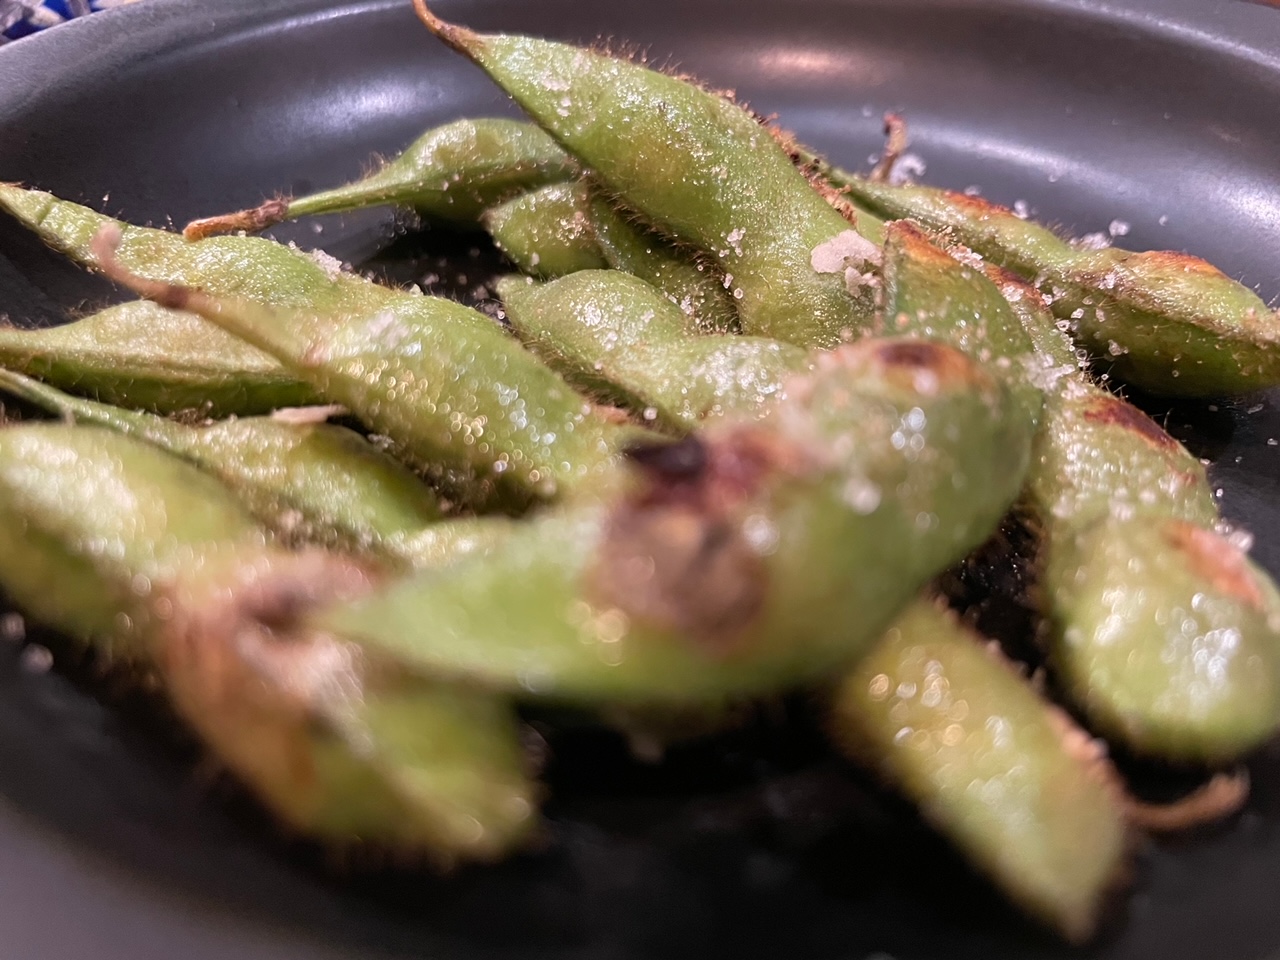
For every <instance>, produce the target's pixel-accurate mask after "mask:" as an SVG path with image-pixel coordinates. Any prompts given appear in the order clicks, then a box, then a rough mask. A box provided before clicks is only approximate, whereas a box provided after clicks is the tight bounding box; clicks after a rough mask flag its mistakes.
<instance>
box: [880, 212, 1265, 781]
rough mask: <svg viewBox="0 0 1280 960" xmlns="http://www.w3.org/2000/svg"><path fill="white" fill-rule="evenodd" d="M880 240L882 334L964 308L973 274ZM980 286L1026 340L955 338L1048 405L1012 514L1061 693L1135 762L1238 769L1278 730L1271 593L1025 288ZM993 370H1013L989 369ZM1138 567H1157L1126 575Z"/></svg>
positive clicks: (1141, 418) (915, 245) (1186, 457)
mask: <svg viewBox="0 0 1280 960" xmlns="http://www.w3.org/2000/svg"><path fill="white" fill-rule="evenodd" d="M887 233H888V236H889V238H890V239H889V241H888V243H887V244H886V247H885V296H886V325H889V326H891V327H892V326H897V324H896V323H893V320H894V318H898V319H901V318H904V317H905V318H906V322H907V323H913V322H916V321H918V320H919V319H920V318H921V316H924V317H926V318H927V317H928V316H929V311H927V310H926V311H924V312H923V313H922V312H921V311H918V310H913V309H910V308H908V309H906V310H903V309H901V308H902V307H903V306H906V305H908V304H910V303H911V302H913V301H919V300H920V299H921V298H924V299H925V300H926V301H927V299H928V298H935V299H936V300H937V302H938V303H948V304H951V305H953V306H954V305H956V304H961V303H972V302H973V301H972V300H965V299H963V298H961V297H958V296H956V294H958V292H959V291H958V288H956V289H952V288H953V287H954V286H955V284H957V283H959V282H960V281H961V280H964V281H965V283H976V282H977V280H978V278H979V277H980V276H981V275H980V274H978V273H977V272H975V271H973V269H972V268H968V267H963V268H962V267H960V265H959V264H956V265H955V266H954V267H947V264H946V262H944V261H943V260H938V261H937V264H936V266H937V268H938V269H937V270H936V271H934V272H931V271H930V270H929V268H928V264H929V256H930V254H929V251H930V250H933V251H935V252H936V253H937V255H939V256H941V252H940V251H937V250H936V248H934V247H932V245H930V244H928V241H926V240H925V239H924V238H923V237H922V236H921V235H920V233H919V231H918V230H917V229H916V228H915V227H912V226H910V225H909V224H906V223H901V224H899V223H894V224H890V225H889V226H888V228H887ZM951 262H952V263H955V261H951ZM965 271H968V275H967V279H965V276H964V274H965ZM948 273H950V276H951V279H950V280H949V281H948V280H946V277H947V275H948ZM994 280H995V282H996V283H997V284H999V285H1000V287H1001V289H1002V290H1004V291H1005V292H1006V294H1007V296H1008V297H1009V302H1010V306H1011V307H1012V308H1013V311H1014V314H1016V319H1017V320H1018V321H1019V322H1021V323H1022V324H1025V331H1026V332H1025V334H1022V335H1021V336H1019V335H1018V331H1017V329H1016V326H1015V325H1013V324H1012V323H1011V319H1010V318H1011V316H1012V315H1011V314H1010V312H1009V311H1008V310H1005V311H1004V312H1003V313H1002V312H1001V311H999V310H996V309H993V308H987V309H984V310H983V311H981V313H980V316H975V315H973V314H970V313H967V311H965V312H962V314H961V315H960V318H961V319H962V320H964V321H965V323H964V324H963V325H962V326H961V328H960V332H961V333H963V334H964V335H966V336H969V335H971V334H972V333H973V332H976V331H982V335H983V342H985V343H986V344H987V348H988V349H989V350H990V354H989V356H988V362H990V363H992V364H993V368H994V369H996V370H997V371H1000V370H1003V371H1004V373H1005V374H1006V376H1009V377H1012V378H1014V379H1016V378H1022V379H1023V380H1024V389H1025V390H1026V391H1031V390H1033V389H1043V390H1046V391H1048V398H1047V400H1046V402H1045V407H1044V412H1043V418H1042V427H1041V429H1040V431H1039V432H1038V433H1037V436H1036V443H1035V447H1034V451H1033V456H1032V463H1031V469H1030V472H1029V476H1028V484H1027V491H1026V503H1027V505H1028V506H1029V507H1030V509H1031V510H1032V512H1033V513H1034V515H1035V519H1036V524H1037V526H1038V528H1039V530H1040V533H1041V544H1040V557H1041V565H1040V570H1041V577H1040V582H1039V583H1038V585H1037V588H1036V596H1037V598H1038V602H1039V606H1040V609H1041V612H1042V614H1043V615H1044V616H1045V618H1046V621H1047V622H1048V624H1049V634H1050V644H1051V648H1052V649H1051V658H1052V661H1053V663H1054V665H1055V668H1056V670H1057V673H1058V676H1059V679H1060V681H1061V682H1062V684H1063V686H1064V687H1065V688H1066V691H1067V693H1068V694H1069V695H1070V696H1071V698H1072V699H1073V700H1074V701H1075V702H1076V703H1078V704H1080V705H1081V707H1082V708H1083V709H1084V710H1085V713H1086V716H1087V717H1088V719H1089V721H1090V722H1091V723H1093V724H1094V725H1095V726H1096V727H1098V728H1099V729H1100V730H1102V731H1103V732H1104V733H1106V734H1107V735H1108V736H1113V737H1116V738H1119V739H1120V740H1122V741H1123V742H1124V743H1125V744H1126V745H1127V746H1129V747H1130V748H1131V749H1133V750H1136V751H1138V752H1140V753H1150V754H1156V755H1158V756H1161V757H1164V758H1167V759H1172V760H1179V761H1193V762H1203V761H1210V762H1222V761H1229V760H1231V759H1233V758H1235V757H1237V756H1239V755H1240V754H1241V753H1243V752H1245V751H1247V750H1249V749H1251V748H1252V747H1254V746H1256V745H1258V744H1259V743H1261V742H1262V741H1263V740H1264V739H1266V738H1267V737H1268V736H1270V734H1271V733H1272V732H1273V731H1274V730H1275V729H1276V727H1277V725H1280V709H1278V707H1280V701H1278V700H1277V692H1276V691H1277V689H1280V606H1277V605H1276V604H1275V601H1274V591H1273V590H1272V589H1271V587H1270V584H1269V583H1268V582H1267V579H1266V576H1265V574H1262V573H1261V571H1259V570H1257V569H1256V568H1255V567H1253V566H1252V565H1251V564H1249V563H1248V561H1247V559H1246V558H1245V557H1244V556H1243V555H1242V554H1241V553H1240V551H1239V550H1238V549H1237V548H1236V547H1234V546H1232V545H1231V543H1230V542H1229V541H1228V540H1226V539H1225V538H1224V537H1222V536H1221V535H1220V534H1219V533H1217V532H1216V531H1215V527H1216V525H1217V522H1218V517H1217V508H1216V504H1215V503H1214V501H1213V497H1212V492H1211V490H1210V487H1209V484H1208V480H1207V478H1206V476H1205V472H1204V467H1203V465H1202V464H1201V463H1200V462H1199V461H1198V460H1197V459H1196V458H1194V457H1192V456H1191V455H1190V454H1189V453H1187V451H1186V450H1185V449H1183V447H1182V446H1181V445H1180V444H1179V443H1177V441H1175V440H1174V439H1173V438H1172V437H1170V436H1169V435H1168V434H1166V433H1165V432H1164V431H1163V430H1161V429H1160V427H1158V426H1157V425H1156V424H1155V423H1153V422H1152V421H1151V420H1150V419H1149V418H1148V417H1147V416H1145V415H1144V414H1143V413H1141V412H1140V411H1138V410H1136V409H1135V408H1134V407H1132V406H1130V405H1129V404H1127V403H1125V402H1124V401H1122V400H1120V399H1118V398H1117V397H1114V396H1112V395H1111V394H1109V393H1107V392H1106V391H1103V390H1101V389H1099V388H1097V387H1095V386H1093V385H1092V384H1091V383H1089V382H1088V380H1087V379H1086V378H1085V377H1084V375H1083V374H1082V372H1081V371H1080V370H1079V367H1078V364H1076V363H1075V357H1074V354H1073V353H1072V351H1071V349H1070V347H1069V346H1068V345H1065V344H1064V342H1063V340H1062V339H1061V336H1060V332H1059V331H1058V330H1057V327H1056V325H1055V323H1054V320H1053V317H1052V316H1051V315H1050V314H1049V313H1048V312H1047V310H1045V309H1044V304H1043V300H1042V298H1041V297H1040V295H1039V294H1038V293H1037V292H1036V291H1035V290H1034V289H1031V288H1028V287H1025V286H1020V285H1019V284H1018V283H1017V281H1016V280H1014V279H1012V278H1010V277H1007V276H1002V275H1001V274H999V273H996V274H994ZM987 287H988V288H990V289H995V287H993V286H992V285H991V284H987ZM948 312H950V311H948ZM1001 331H1004V332H1003V333H1002V332H1001ZM992 334H995V336H994V337H992ZM1030 340H1034V341H1035V342H1036V343H1037V344H1039V345H1040V347H1041V349H1042V350H1044V351H1045V355H1044V357H1043V359H1042V360H1041V361H1040V362H1039V363H1037V362H1035V361H1034V359H1032V358H1030V357H1028V355H1027V353H1026V347H1027V344H1028V342H1029V341H1030ZM977 347H978V344H977V343H970V349H975V348H977ZM1001 358H1003V359H1005V360H1006V361H1007V360H1009V359H1013V360H1016V361H1017V362H1015V363H1013V364H1008V363H1006V364H1005V365H1004V366H1001V364H1000V363H999V362H998V361H999V360H1000V359H1001ZM1027 395H1028V394H1027V393H1023V394H1021V396H1024V397H1025V396H1027ZM1187 530H1196V531H1198V532H1197V533H1195V534H1194V536H1192V535H1191V534H1188V533H1186V531H1187ZM1179 531H1182V532H1181V533H1180V532H1179ZM1178 543H1181V544H1183V546H1176V545H1175V544H1178ZM1192 546H1194V547H1195V549H1192ZM1135 551H1136V553H1135ZM1145 552H1152V553H1158V554H1159V558H1158V560H1157V559H1155V558H1151V559H1148V560H1146V561H1143V562H1139V560H1138V558H1139V557H1142V556H1143V555H1144V554H1145ZM1211 557H1212V558H1216V561H1211V560H1209V559H1207V558H1211ZM1215 562H1218V563H1221V564H1224V565H1226V566H1227V567H1230V568H1231V569H1237V568H1238V569H1239V570H1240V571H1241V573H1240V575H1239V577H1238V578H1237V579H1239V580H1240V581H1242V582H1248V583H1250V584H1253V586H1252V587H1251V588H1249V589H1247V590H1245V591H1244V592H1245V593H1247V594H1248V596H1249V598H1250V602H1252V608H1250V607H1249V603H1248V602H1242V601H1241V599H1240V596H1239V595H1238V594H1239V593H1240V592H1241V591H1240V590H1239V589H1237V588H1236V586H1235V585H1233V584H1232V583H1231V582H1227V581H1222V580H1221V579H1219V578H1215V577H1214V576H1212V575H1211V573H1210V571H1211V570H1212V568H1213V566H1214V563H1215ZM1126 564H1137V566H1138V568H1139V569H1141V570H1142V571H1143V573H1142V574H1141V575H1137V576H1135V575H1134V574H1133V572H1132V571H1131V570H1129V569H1128V567H1126ZM1223 637H1225V638H1226V639H1225V640H1224V639H1222V638H1223Z"/></svg>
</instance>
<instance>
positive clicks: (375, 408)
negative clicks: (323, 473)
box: [95, 228, 633, 506]
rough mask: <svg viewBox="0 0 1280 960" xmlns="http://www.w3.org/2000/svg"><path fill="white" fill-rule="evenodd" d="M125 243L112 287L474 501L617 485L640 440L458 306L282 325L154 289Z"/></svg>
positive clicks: (260, 312) (233, 304)
mask: <svg viewBox="0 0 1280 960" xmlns="http://www.w3.org/2000/svg"><path fill="white" fill-rule="evenodd" d="M202 242H208V241H202ZM114 243H115V237H114V236H113V234H112V233H111V231H110V228H108V230H107V231H104V233H103V234H102V235H101V237H100V238H99V241H98V242H97V243H96V244H95V246H96V247H98V248H99V249H98V254H97V258H98V261H99V263H100V264H101V266H102V268H103V269H104V271H106V272H107V274H108V275H109V276H110V277H111V278H112V279H114V280H116V281H117V282H120V283H123V284H125V285H127V286H129V287H130V288H131V289H133V291H134V292H135V293H137V294H139V295H140V296H144V297H147V298H148V299H153V300H155V301H156V302H158V303H160V304H161V305H163V306H167V307H170V308H173V309H181V310H189V311H191V312H193V313H196V314H199V315H200V316H201V317H204V318H205V319H207V320H209V321H211V322H212V323H215V324H217V325H218V326H220V327H221V328H222V329H224V330H227V331H228V332H230V333H233V334H235V335H236V336H239V337H242V338H244V339H245V340H246V341H247V342H249V343H251V344H253V345H254V346H256V347H258V348H259V349H262V350H265V351H267V352H268V353H271V354H272V355H274V356H275V357H276V358H277V359H279V360H280V361H281V363H283V364H284V365H285V366H286V368H287V369H290V370H292V371H294V372H295V373H296V374H297V375H298V376H299V377H304V378H306V379H307V380H308V381H309V382H310V383H312V384H313V385H314V386H315V388H316V390H317V392H318V393H320V394H321V395H322V396H324V397H326V398H327V399H329V400H332V401H335V402H337V403H339V404H341V405H342V406H344V407H345V408H346V409H348V410H350V411H351V412H352V413H353V414H354V415H355V416H357V417H359V418H360V419H361V420H362V421H364V423H365V424H366V426H368V427H369V428H370V429H371V430H373V431H375V432H376V433H378V434H380V435H382V436H385V437H387V438H388V439H389V440H390V441H391V442H392V443H393V444H395V445H396V447H397V448H398V449H399V451H400V452H401V453H402V454H403V455H405V456H407V457H408V458H409V459H410V460H411V461H413V462H415V463H416V464H418V465H419V466H421V467H422V468H423V469H431V470H433V471H439V473H438V479H439V480H440V482H442V483H444V484H446V485H447V486H448V487H449V488H450V489H452V490H456V491H458V493H459V494H460V495H461V496H463V497H467V498H469V499H470V500H472V501H475V502H484V501H489V500H493V499H494V498H497V499H498V500H499V501H500V502H504V501H505V502H508V503H510V502H511V501H512V500H514V505H516V506H524V505H526V503H527V499H528V498H529V497H530V496H540V497H543V498H545V499H552V498H555V497H557V496H561V495H564V494H567V493H571V492H573V491H574V490H575V488H579V489H587V488H592V487H594V486H595V485H597V484H600V483H606V484H607V483H608V482H610V481H611V480H612V478H613V476H614V474H613V471H612V469H611V468H612V465H613V463H614V461H615V459H616V456H617V453H618V450H619V448H620V445H621V444H622V443H625V442H626V440H627V439H628V438H629V437H630V436H632V435H633V434H632V433H631V432H630V431H629V429H628V428H627V427H626V426H625V425H622V424H619V423H618V422H617V421H616V420H613V419H610V418H608V417H607V416H606V415H604V414H603V413H602V412H601V411H599V410H597V409H596V408H595V407H593V406H592V405H591V404H590V403H589V402H588V401H587V400H586V399H585V398H583V397H582V396H580V395H579V394H578V393H576V392H575V391H574V390H573V389H572V388H571V387H570V386H569V385H568V384H567V383H565V382H564V381H563V380H562V379H561V378H560V377H559V375H558V374H555V373H553V372H552V371H551V370H550V369H548V368H547V367H545V366H543V365H542V364H541V363H539V362H538V361H537V360H536V359H535V358H534V357H533V355H532V354H530V353H529V352H528V351H526V350H524V349H523V348H522V347H521V346H520V345H519V343H517V342H516V341H515V340H513V339H511V338H510V337H508V336H506V335H505V334H504V333H502V332H501V331H500V329H499V328H498V327H497V326H496V325H495V324H494V323H493V322H492V321H491V320H489V318H488V317H486V316H484V315H483V314H481V313H479V312H477V311H475V310H472V309H471V308H469V307H464V306H462V305H461V304H458V303H454V302H452V301H450V300H443V299H439V298H427V297H420V296H419V297H412V296H404V297H400V298H397V299H394V300H389V301H387V302H385V303H384V305H383V306H382V308H381V309H380V310H379V311H378V312H376V313H373V314H371V315H370V314H366V313H361V314H357V315H355V316H344V317H334V316H329V317H324V318H317V317H315V316H313V315H311V314H302V313H298V312H290V313H282V312H278V311H272V310H268V309H266V308H264V307H262V306H260V305H259V304H257V303H254V302H253V301H250V300H244V299H240V298H229V297H225V298H215V297H210V296H208V295H206V294H204V293H203V292H201V291H199V290H196V289H193V288H191V287H183V286H178V285H174V284H165V283H154V282H151V281H147V280H145V279H143V278H141V277H138V276H136V275H134V274H131V273H129V272H128V271H127V270H126V269H124V268H122V267H121V265H120V264H119V263H117V262H116V261H115V260H114V257H113V255H112V253H111V247H112V245H113V244H114ZM486 348H488V349H489V351H490V352H489V353H488V354H486V353H484V352H483V351H484V350H485V349H486ZM534 404H537V405H536V406H535V405H534ZM495 414H496V418H495Z"/></svg>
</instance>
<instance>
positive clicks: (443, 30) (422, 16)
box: [413, 0, 481, 56]
mask: <svg viewBox="0 0 1280 960" xmlns="http://www.w3.org/2000/svg"><path fill="white" fill-rule="evenodd" d="M413 9H414V12H415V13H417V14H418V19H419V20H421V21H422V22H423V23H424V24H426V25H427V29H428V30H430V31H431V32H432V33H434V34H435V35H436V36H437V37H439V38H440V39H441V40H443V41H444V42H445V43H447V44H448V45H449V46H451V47H453V49H455V50H457V51H458V52H459V53H461V54H465V55H467V56H470V55H471V53H472V52H473V51H474V50H475V49H476V48H477V47H478V46H480V45H481V39H480V35H479V34H477V33H475V32H474V31H472V30H468V29H467V28H466V27H460V26H458V25H457V24H453V23H447V22H446V21H444V20H442V19H440V18H439V17H438V16H436V15H435V14H434V13H433V12H432V11H431V8H430V7H429V6H427V2H426V0H413Z"/></svg>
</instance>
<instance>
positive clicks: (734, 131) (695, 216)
mask: <svg viewBox="0 0 1280 960" xmlns="http://www.w3.org/2000/svg"><path fill="white" fill-rule="evenodd" d="M415 5H416V7H417V10H418V13H419V16H420V17H421V18H422V20H423V21H424V23H426V24H427V26H428V27H429V28H430V29H431V30H432V31H433V32H434V33H436V34H437V35H438V36H439V37H441V39H443V40H444V41H445V42H446V43H448V44H449V45H450V46H452V47H454V48H455V49H456V50H458V51H459V52H461V53H462V54H464V55H465V56H467V57H469V58H470V59H471V60H473V61H474V62H475V63H477V64H478V65H479V66H480V67H481V68H482V69H483V70H485V71H486V72H487V73H488V74H489V75H490V76H491V77H492V78H493V79H494V80H495V81H496V82H497V83H498V84H499V86H501V87H502V88H503V89H504V90H506V91H507V93H508V94H509V95H511V96H512V97H513V98H514V99H515V100H516V102H517V103H519V104H520V105H521V106H522V107H524V109H525V110H526V111H528V112H529V114H530V115H531V116H532V117H533V119H534V120H536V121H537V122H538V124H539V125H541V126H542V127H543V128H544V129H545V130H547V131H548V132H549V133H550V134H551V135H552V136H553V137H555V138H556V139H557V140H558V141H559V142H560V143H561V144H562V145H563V146H564V147H565V148H566V149H567V150H568V151H569V152H570V153H572V154H574V155H575V156H576V157H578V158H579V160H581V161H582V162H583V164H584V166H586V167H588V168H589V169H590V170H591V171H592V172H593V174H594V175H595V176H598V177H599V178H600V180H601V181H602V183H603V184H604V185H605V187H606V188H607V189H608V190H609V191H610V192H611V193H613V194H616V195H617V197H618V198H620V199H621V200H622V201H623V202H624V203H625V204H626V205H627V206H628V207H630V208H632V209H634V210H636V211H637V212H638V213H639V214H641V215H642V216H643V217H644V218H645V219H646V220H647V221H648V222H650V223H651V224H653V225H654V226H655V227H656V228H658V229H659V230H661V231H662V232H664V233H668V234H670V235H672V236H675V237H678V238H680V239H682V240H684V241H686V242H688V243H689V244H691V245H692V246H694V247H696V248H697V249H698V250H701V251H702V252H704V253H705V254H707V255H708V256H710V257H711V258H713V259H714V261H715V262H716V263H717V264H718V266H719V268H720V272H721V274H722V275H723V278H724V282H725V284H726V286H727V288H728V289H729V290H731V291H732V292H733V294H734V296H735V297H737V296H738V292H739V291H741V298H740V299H739V300H738V312H739V315H740V317H741V321H742V328H743V331H744V332H746V333H749V334H753V335H759V336H774V337H777V338H779V339H785V340H791V341H794V342H797V343H799V344H800V345H802V346H806V347H808V346H831V345H833V344H835V343H838V342H840V340H841V338H842V336H844V335H846V334H847V332H848V331H849V330H851V329H855V330H856V329H857V328H859V327H860V326H862V325H863V324H864V323H865V322H866V321H867V320H868V319H869V317H870V312H871V306H872V302H873V299H874V298H873V297H872V295H871V290H870V288H869V287H868V286H865V285H862V284H861V283H859V282H857V281H858V278H860V276H861V271H863V270H865V269H867V267H868V265H869V264H870V263H871V262H872V261H874V259H875V256H876V246H875V244H876V243H878V242H879V239H880V238H879V236H878V235H877V234H875V233H874V224H872V225H871V226H869V227H867V230H868V236H867V237H865V238H864V237H863V236H862V235H861V234H859V233H858V232H857V231H856V230H855V229H854V228H853V227H852V226H851V224H850V223H849V222H848V221H846V220H845V219H844V217H843V216H842V215H841V214H840V213H839V212H837V211H836V210H835V209H834V208H833V207H832V206H831V205H830V204H829V203H828V202H827V200H826V199H825V198H824V197H823V195H822V194H820V193H819V192H818V191H816V190H815V189H814V188H813V187H812V186H811V185H810V184H809V182H808V180H806V178H805V176H804V175H803V174H802V173H801V172H800V171H799V170H797V169H796V168H795V166H794V164H793V163H792V160H791V157H790V154H789V153H788V151H787V149H786V148H785V147H784V146H783V145H782V144H781V143H779V142H778V141H777V140H776V139H775V137H774V135H773V133H771V132H770V130H769V129H767V128H766V127H765V126H763V125H762V124H760V123H758V122H757V121H756V119H755V118H754V117H752V116H751V114H749V113H748V112H747V111H745V110H743V109H742V108H741V107H739V106H737V105H736V104H734V103H732V102H731V101H729V100H728V99H726V98H724V97H723V96H720V95H717V94H713V93H710V92H708V91H706V90H703V89H701V88H700V87H697V86H695V85H694V84H691V83H688V82H686V81H683V80H679V79H676V78H674V77H669V76H665V75H663V74H661V73H657V72H655V71H652V70H649V69H646V68H644V67H642V66H639V65H637V64H633V63H630V62H627V61H625V60H620V59H617V58H613V57H608V56H604V55H601V54H597V53H593V52H590V51H587V50H583V49H580V48H577V47H572V46H568V45H565V44H560V43H552V42H549V41H545V40H538V39H534V38H531V37H521V36H506V35H500V34H499V35H481V34H476V33H473V32H471V31H469V30H466V29H464V28H462V27H458V26H454V25H452V24H447V23H445V22H443V21H442V20H440V19H439V18H438V17H436V16H435V14H433V13H432V12H431V11H430V10H429V9H428V7H427V5H426V3H425V2H424V0H416V2H415ZM637 143H642V144H644V149H642V150H638V149H636V144H637ZM851 290H852V292H853V295H852V296H851V295H850V291H851Z"/></svg>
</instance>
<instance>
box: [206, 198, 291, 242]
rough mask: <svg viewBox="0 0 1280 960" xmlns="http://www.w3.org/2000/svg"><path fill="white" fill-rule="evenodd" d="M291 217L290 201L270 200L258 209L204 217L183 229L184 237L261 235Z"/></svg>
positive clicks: (281, 199)
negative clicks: (242, 232) (235, 234)
mask: <svg viewBox="0 0 1280 960" xmlns="http://www.w3.org/2000/svg"><path fill="white" fill-rule="evenodd" d="M288 216H289V201H288V200H286V199H284V198H283V197H277V198H276V199H274V200H268V201H266V202H265V203H262V204H259V205H258V206H256V207H249V208H247V209H245V210H237V211H236V212H235V213H224V214H222V215H220V216H217V217H204V218H202V219H199V220H192V221H191V222H190V223H188V224H187V225H186V226H185V227H183V228H182V235H183V237H185V238H186V239H187V240H203V239H205V238H206V237H216V236H218V235H220V234H224V233H238V232H239V231H241V230H243V231H244V232H245V233H261V232H262V231H263V230H266V229H267V228H268V227H274V226H275V225H276V224H277V223H283V222H284V221H285V220H286V219H287V218H288Z"/></svg>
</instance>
